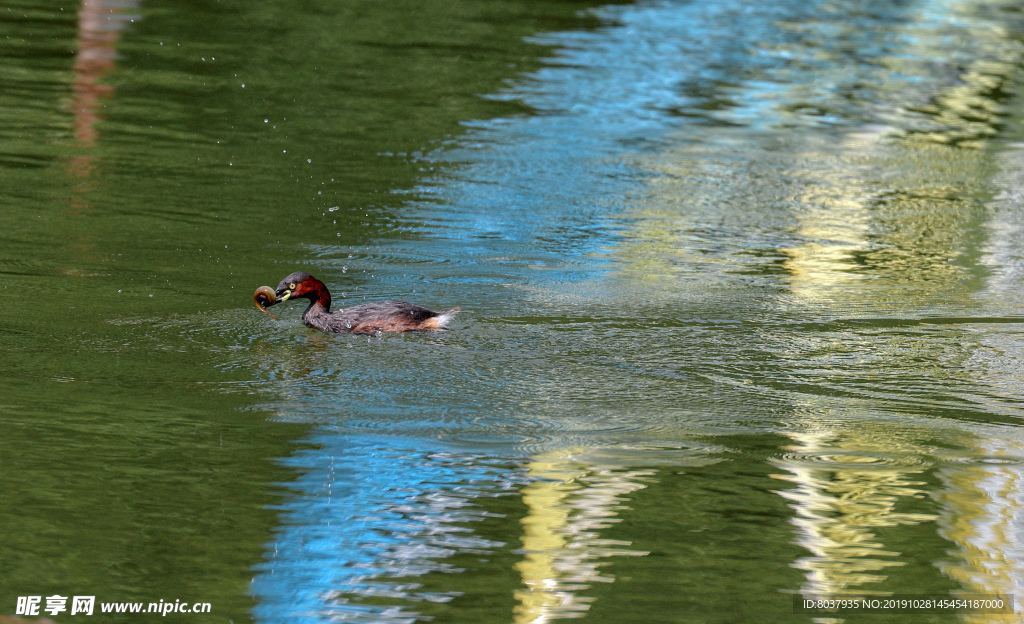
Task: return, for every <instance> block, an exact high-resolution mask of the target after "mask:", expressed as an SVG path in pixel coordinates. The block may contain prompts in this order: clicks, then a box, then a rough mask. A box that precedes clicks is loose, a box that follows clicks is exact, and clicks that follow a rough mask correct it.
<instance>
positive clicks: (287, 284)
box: [276, 271, 323, 303]
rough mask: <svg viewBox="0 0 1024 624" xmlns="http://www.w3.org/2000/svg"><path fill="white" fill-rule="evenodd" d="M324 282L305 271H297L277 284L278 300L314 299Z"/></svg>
mask: <svg viewBox="0 0 1024 624" xmlns="http://www.w3.org/2000/svg"><path fill="white" fill-rule="evenodd" d="M321 286H323V284H322V283H321V282H320V280H318V279H317V278H315V277H313V276H312V275H310V274H309V273H305V272H303V271H296V272H294V273H292V274H291V275H289V276H288V277H286V278H284V279H283V280H281V283H280V284H278V285H277V302H276V303H280V302H282V301H288V300H289V299H302V298H306V299H314V298H315V297H316V294H315V293H316V292H317V291H318V290H319V288H320V287H321Z"/></svg>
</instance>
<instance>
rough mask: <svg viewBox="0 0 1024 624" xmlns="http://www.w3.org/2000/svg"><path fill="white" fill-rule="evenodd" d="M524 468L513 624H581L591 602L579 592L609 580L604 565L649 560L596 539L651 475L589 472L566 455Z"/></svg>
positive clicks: (625, 545)
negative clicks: (566, 621)
mask: <svg viewBox="0 0 1024 624" xmlns="http://www.w3.org/2000/svg"><path fill="white" fill-rule="evenodd" d="M528 467H529V475H530V477H532V478H533V479H535V480H534V481H532V482H531V483H530V484H529V485H527V486H526V487H524V488H523V491H522V495H523V502H524V504H525V505H526V508H527V510H528V512H527V515H526V517H525V518H523V520H522V525H523V536H522V543H523V552H524V556H523V559H522V561H520V562H519V563H517V564H516V566H515V567H516V570H517V571H518V572H519V574H520V576H521V577H522V579H523V586H524V587H523V589H520V590H518V591H516V592H515V599H516V602H517V605H516V607H515V609H514V617H513V620H514V621H515V622H516V624H527V623H540V622H547V621H550V620H552V619H556V618H571V617H582V616H583V615H584V614H585V612H586V611H587V609H589V607H590V604H591V602H592V601H593V598H591V597H588V596H585V595H583V593H582V592H585V591H586V590H587V589H588V588H589V587H590V586H591V585H592V584H593V583H611V582H613V581H614V580H615V579H614V577H612V576H611V575H608V574H605V573H603V572H602V570H601V568H602V567H604V566H605V565H607V564H608V563H609V562H608V561H607V559H608V558H609V557H613V556H625V555H633V556H640V555H646V554H647V553H646V552H643V551H638V550H632V549H630V548H628V547H629V546H630V543H629V542H624V541H618V540H610V539H603V538H601V531H603V530H604V529H607V528H608V527H609V526H611V525H612V524H614V523H616V522H618V521H619V518H618V514H619V512H620V511H621V510H622V509H624V505H623V502H624V500H625V498H626V496H627V495H628V494H630V493H631V492H635V491H636V490H639V489H642V488H643V487H644V484H643V483H642V479H643V478H644V477H648V476H650V475H651V474H653V471H650V470H616V469H612V468H603V467H600V466H596V465H588V464H587V463H586V462H585V461H583V460H582V459H580V458H579V457H576V456H575V455H574V450H572V449H565V450H560V451H552V452H548V453H544V454H542V455H538V456H537V457H536V458H534V460H533V461H532V462H530V463H529V464H528Z"/></svg>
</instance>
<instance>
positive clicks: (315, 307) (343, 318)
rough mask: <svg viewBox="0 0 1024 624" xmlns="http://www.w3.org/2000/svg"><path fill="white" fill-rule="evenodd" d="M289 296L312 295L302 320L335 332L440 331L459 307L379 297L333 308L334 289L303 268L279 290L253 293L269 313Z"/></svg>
mask: <svg viewBox="0 0 1024 624" xmlns="http://www.w3.org/2000/svg"><path fill="white" fill-rule="evenodd" d="M290 299H309V301H310V303H309V307H308V308H306V311H305V312H303V313H302V321H303V322H304V323H305V324H306V325H308V326H309V327H312V328H313V329H319V330H320V331H325V332H332V333H336V334H375V333H377V332H406V331H437V330H441V329H445V328H446V327H447V325H448V321H450V320H451V319H452V317H453V316H455V314H456V313H457V312H458V311H459V309H458V308H453V309H451V310H448V311H447V312H432V311H431V310H428V309H426V308H421V307H420V306H418V305H413V304H411V303H406V302H405V301H380V302H377V303H365V304H363V305H357V306H353V307H351V308H345V309H343V310H338V311H336V312H331V293H329V292H328V291H327V286H324V283H323V282H321V281H320V280H318V279H317V278H315V277H313V276H312V275H310V274H309V273H303V272H302V271H296V272H295V273H292V274H291V275H289V276H288V277H286V278H284V279H283V280H281V283H280V284H278V285H277V290H276V291H273V290H271V289H270V287H268V286H260V287H259V289H257V290H256V294H255V295H254V296H253V300H254V301H255V303H256V307H257V308H259V309H260V310H263V311H264V312H267V313H268V314H269V311H268V310H267V308H268V307H270V306H272V305H276V304H278V303H281V302H282V301H288V300H290Z"/></svg>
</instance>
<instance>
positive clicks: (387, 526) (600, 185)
mask: <svg viewBox="0 0 1024 624" xmlns="http://www.w3.org/2000/svg"><path fill="white" fill-rule="evenodd" d="M875 4H877V3H875ZM936 4H937V5H939V6H938V7H933V8H937V9H938V12H940V13H941V11H942V6H941V4H942V3H936ZM861 5H863V6H861ZM869 5H871V3H856V2H853V3H850V4H849V6H847V7H846V10H847V11H848V13H847V14H846V15H836V14H835V8H834V7H832V8H829V9H828V11H832V14H831V15H830V16H829V15H825V14H826V13H828V11H826V9H825V8H824V7H823V6H822V4H821V3H816V2H793V3H789V4H783V3H769V2H760V3H758V2H739V1H735V2H691V3H676V2H652V3H644V4H642V5H639V6H627V7H612V8H607V9H603V10H602V11H600V15H601V16H602V17H604V18H605V19H607V20H608V22H609V24H611V25H609V26H607V27H605V28H602V29H599V30H597V31H595V32H589V33H561V34H557V35H547V36H544V37H540V38H538V42H540V43H544V44H547V45H553V46H555V47H556V48H557V50H558V51H557V53H556V55H555V57H554V58H553V59H552V61H551V63H550V65H549V66H548V67H547V68H545V69H543V70H541V71H538V72H536V73H535V74H533V75H532V76H529V77H528V78H526V79H524V80H523V81H522V82H520V83H519V84H517V85H515V86H514V87H510V89H509V90H508V92H506V93H503V94H500V95H499V96H496V97H500V98H507V99H517V100H521V101H523V102H525V103H526V104H528V105H529V106H531V107H532V108H533V109H535V111H536V114H535V115H533V116H529V117H523V118H518V119H506V120H497V121H493V122H480V123H475V124H473V125H472V126H471V128H470V130H469V132H468V133H467V135H466V136H465V137H462V138H460V139H459V140H458V141H457V142H456V143H455V144H454V145H449V146H446V148H445V149H443V150H440V151H438V152H436V153H435V154H433V155H432V156H430V158H432V159H433V160H434V161H436V162H440V163H442V164H444V165H445V166H443V167H440V169H441V170H442V171H443V173H442V174H439V175H438V176H437V177H435V178H432V179H426V180H425V181H424V183H423V186H422V187H421V188H419V189H416V194H417V195H420V196H425V197H426V198H427V201H422V202H418V204H417V206H416V207H415V210H410V213H414V214H415V216H416V219H417V222H416V224H415V225H414V226H413V227H414V229H415V230H416V232H417V233H418V234H419V235H420V236H417V237H414V239H413V240H410V241H404V242H402V243H401V244H400V246H404V247H402V248H401V249H400V250H399V251H400V253H404V254H407V255H408V256H410V257H424V258H443V257H446V255H450V254H453V253H456V254H457V255H458V257H457V258H455V262H457V263H463V264H466V263H471V262H472V261H474V260H476V259H479V258H483V257H484V256H485V255H491V256H493V257H494V258H499V260H500V261H499V260H491V261H490V262H491V264H490V265H487V264H479V265H474V268H473V273H472V275H471V276H469V277H468V278H467V280H469V278H472V280H476V281H475V282H472V281H467V282H466V283H478V284H480V283H487V282H486V281H485V280H483V279H482V278H481V275H482V274H484V273H486V272H487V271H492V272H493V274H500V275H502V276H504V275H505V273H508V272H514V271H516V270H517V269H516V268H515V267H510V266H509V265H508V264H507V263H508V262H513V263H514V262H515V261H519V260H522V259H524V258H534V259H541V260H543V259H548V260H551V261H552V262H553V263H561V264H563V266H573V267H576V268H575V269H574V270H576V271H578V272H577V273H575V274H573V275H572V276H571V277H567V273H566V272H561V273H558V274H557V276H555V275H554V274H553V273H549V274H548V276H549V277H545V276H544V275H542V274H527V273H526V272H522V273H521V274H520V275H519V276H518V277H522V278H523V279H528V280H530V281H533V282H535V281H538V280H544V279H558V280H561V281H563V282H572V281H574V280H579V279H594V278H595V277H599V272H600V271H601V270H602V260H600V259H597V258H594V257H593V255H591V256H589V257H588V258H587V259H586V260H581V259H580V258H581V256H582V255H583V254H594V253H600V252H601V251H602V250H603V249H605V248H607V247H608V246H610V245H614V244H615V243H616V236H617V229H618V228H619V227H622V224H621V213H622V212H623V210H624V208H625V205H626V204H625V201H626V200H625V199H624V198H625V197H626V196H627V195H628V194H629V193H631V192H634V191H637V190H638V189H639V188H640V186H641V183H642V182H643V180H644V178H645V176H647V175H649V174H648V173H645V172H644V171H642V170H641V168H640V167H638V166H637V164H636V163H634V162H633V161H632V160H631V156H635V155H637V154H638V153H640V152H643V151H645V150H651V149H656V148H657V147H659V142H662V141H665V140H667V139H666V138H665V137H666V136H667V135H668V133H669V132H673V133H675V136H674V138H673V139H672V140H673V141H675V142H679V141H682V140H690V141H701V140H702V139H703V138H704V137H702V132H705V131H710V130H709V129H712V128H715V129H722V128H726V129H728V128H742V129H744V131H745V132H747V135H745V136H741V137H740V139H743V138H746V137H751V136H752V135H753V134H754V133H756V132H764V131H766V130H769V129H780V128H781V129H784V128H787V127H790V126H792V125H803V126H805V127H821V126H828V125H831V124H841V123H851V124H856V123H865V122H871V121H880V120H878V119H875V118H874V117H873V116H872V107H873V106H875V105H876V104H877V101H878V100H879V99H884V98H899V97H902V94H903V92H902V91H900V89H899V88H898V87H897V86H895V85H898V84H906V83H910V82H913V81H915V80H917V79H918V78H917V77H915V75H914V72H913V70H914V67H913V66H912V65H911V64H910V61H909V60H908V59H909V57H910V53H909V52H907V51H906V50H902V51H901V52H900V54H901V59H902V60H903V61H904V62H905V64H904V65H903V66H902V69H903V70H904V73H902V74H901V73H899V72H894V71H891V70H889V69H887V68H884V67H881V66H880V65H878V64H873V63H869V62H867V61H868V60H870V58H872V57H876V56H881V55H885V54H889V53H892V52H893V50H895V49H897V48H900V47H901V46H905V45H906V44H907V41H906V40H905V39H904V38H902V37H903V35H900V34H899V33H897V32H895V31H892V32H890V31H887V30H885V29H884V28H880V27H879V25H880V24H885V23H887V22H890V21H895V20H898V19H903V18H904V17H905V16H904V15H903V12H904V11H906V10H907V9H905V8H904V7H899V6H889V7H881V8H880V7H877V6H873V5H872V6H869ZM865 7H867V8H869V9H871V10H870V11H869V10H866V9H865ZM862 9H864V10H862ZM823 12H824V13H823ZM823 15H824V16H825V17H824V18H823ZM787 20H788V21H792V22H800V23H799V24H795V25H793V27H792V28H783V27H780V23H781V22H784V21H787ZM829 20H832V21H831V22H829ZM837 25H838V26H842V28H839V29H838V30H837ZM822 50H827V51H828V52H829V54H828V55H825V56H827V57H828V58H829V59H830V60H829V61H827V62H823V61H821V60H820V59H819V52H821V51H822ZM927 51H928V49H927V48H923V52H922V51H919V52H918V53H919V54H922V53H925V52H927ZM865 84H868V85H869V86H870V85H873V87H872V88H873V89H874V90H873V91H872V88H868V87H865ZM892 104H893V103H892V102H889V103H888V104H887V105H886V106H885V107H884V108H886V110H890V111H892V110H898V109H899V107H898V106H893V105H892ZM906 110H909V109H906ZM885 121H886V122H889V123H893V122H896V121H898V120H896V119H886V120H885ZM783 131H785V130H783ZM428 234H432V235H433V236H432V237H431V236H427V235H428ZM392 244H396V245H398V243H392ZM453 249H457V250H458V251H457V252H453V251H452V250H453ZM581 267H582V268H581ZM423 270H428V269H427V268H424V269H423ZM445 270H446V271H451V270H452V269H451V267H450V266H446V267H445ZM506 280H507V281H514V280H513V279H512V278H511V277H508V278H506V277H502V279H501V280H498V281H506ZM402 290H403V291H405V292H409V291H411V290H412V289H409V288H404V289H402ZM309 379H310V380H312V383H314V384H315V385H317V386H318V387H316V388H311V389H309V390H308V391H305V392H303V393H302V394H301V396H305V397H311V396H312V397H318V398H317V399H315V400H314V401H313V402H312V403H307V404H305V405H299V406H298V407H293V408H287V409H288V411H289V413H290V414H292V415H297V416H298V417H301V416H302V415H303V414H305V415H309V414H323V413H325V412H328V411H332V413H338V411H339V408H338V404H339V403H341V404H342V405H343V409H342V411H345V410H348V411H353V412H356V413H353V414H351V417H352V418H360V419H365V420H368V421H374V422H377V421H379V424H378V426H377V427H376V429H377V430H378V431H384V432H386V431H388V430H389V428H390V429H391V430H392V431H395V430H397V429H398V426H397V425H396V421H397V420H399V419H398V418H397V416H396V417H395V418H394V419H391V420H389V418H388V415H387V414H381V413H379V411H375V410H374V406H373V405H370V404H369V403H364V404H358V403H355V402H354V401H353V399H352V396H351V393H349V394H348V395H347V398H346V399H345V400H344V401H338V400H336V397H339V396H342V395H343V394H345V393H346V392H347V390H346V389H345V384H347V383H349V382H350V380H351V375H349V374H348V373H346V375H343V376H342V378H341V379H340V380H339V379H336V378H335V377H333V376H316V375H313V376H310V377H309ZM318 380H319V381H318ZM502 381H503V380H502V379H498V378H497V377H493V378H486V379H484V380H482V381H481V382H480V383H479V384H478V387H477V388H476V389H477V390H479V388H483V387H485V386H488V389H490V390H491V391H492V393H493V395H492V396H489V397H488V398H487V400H486V401H483V402H482V403H481V400H480V399H478V398H476V397H473V398H466V397H465V396H461V395H468V394H472V393H470V392H466V386H468V385H469V383H468V382H467V381H466V380H465V379H464V380H462V384H463V387H461V388H456V389H455V390H454V391H453V392H457V393H461V395H460V396H453V395H451V394H440V396H439V393H442V392H443V391H442V390H438V389H436V388H442V387H443V385H442V384H436V385H433V386H431V389H430V390H428V391H425V392H427V393H428V396H425V397H421V396H420V395H419V394H418V392H420V388H419V387H417V388H413V389H412V390H410V389H409V388H403V389H401V390H394V389H389V390H388V392H389V394H390V395H392V396H393V395H394V394H395V393H396V392H399V391H404V392H410V393H411V394H412V395H415V396H410V397H409V398H408V400H409V403H410V405H407V406H406V407H407V408H408V409H407V410H405V411H408V412H414V411H416V410H415V408H414V406H413V405H411V403H413V402H414V399H418V400H420V402H421V403H422V404H423V405H424V408H423V410H422V411H423V412H424V413H425V414H426V416H425V419H426V420H425V422H428V421H429V423H436V422H437V420H438V418H439V417H438V416H437V413H438V411H439V410H438V407H437V406H438V405H439V404H442V403H443V404H444V405H445V407H446V409H448V410H449V411H458V410H459V409H460V408H461V409H462V411H463V412H464V413H466V414H470V415H474V416H475V415H477V414H479V411H480V409H481V405H483V408H485V409H491V411H492V412H493V411H494V409H495V408H494V406H495V405H497V406H499V407H505V408H506V409H509V410H513V411H514V410H515V407H514V406H515V405H518V404H517V403H516V398H517V397H511V396H507V394H508V393H512V392H514V389H515V388H517V387H529V384H526V385H524V386H515V384H511V385H509V386H508V388H512V390H509V389H508V388H507V387H506V386H505V385H503V384H502V383H501V382H502ZM409 387H410V388H411V384H410V385H409ZM494 388H499V391H495V390H494ZM481 393H483V391H481ZM503 393H506V394H503ZM438 398H440V399H441V400H433V401H432V400H431V399H438ZM382 403H384V404H385V405H387V402H386V401H382ZM510 405H511V406H513V407H509V406H510ZM417 413H418V412H417ZM483 415H484V416H487V415H488V414H483ZM516 415H518V414H516ZM341 416H342V417H345V416H348V415H347V414H342V415H341ZM472 420H473V419H472V418H466V419H465V420H460V421H453V423H452V424H451V425H452V426H450V427H447V428H448V429H456V431H455V432H454V433H455V434H458V433H460V431H458V429H460V428H461V429H462V431H461V432H462V433H465V431H466V430H468V429H470V428H471V427H473V426H475V424H476V423H472V422H471V421H472ZM552 435H557V432H552ZM455 437H456V438H457V437H458V436H457V435H456V436H455ZM311 442H312V443H313V444H314V445H316V446H317V448H316V449H314V450H307V451H303V452H300V453H298V454H296V455H295V456H294V457H292V458H290V459H288V460H287V463H288V464H289V465H292V466H294V467H296V468H298V469H299V470H300V471H301V472H302V477H301V478H300V479H299V480H298V481H297V482H296V483H295V484H294V487H295V495H294V497H293V498H291V499H290V500H289V501H288V502H286V503H285V504H284V505H283V506H282V509H283V522H284V524H283V526H282V527H281V529H280V530H279V533H278V535H277V537H276V539H275V540H274V542H273V543H272V544H271V545H270V547H269V551H268V557H267V558H268V561H267V563H265V564H263V565H261V566H260V567H259V568H258V570H259V575H258V576H257V578H256V579H255V580H254V583H253V592H254V594H255V596H256V597H257V599H258V602H259V606H258V607H257V609H256V611H255V613H256V616H257V618H258V619H259V620H261V621H270V622H321V621H329V620H330V621H367V622H369V621H373V622H388V621H395V622H399V621H402V622H407V621H412V620H414V619H416V617H417V614H416V609H415V603H417V602H422V601H445V600H449V599H452V598H453V597H454V596H455V594H454V593H450V592H432V591H429V590H427V589H425V588H423V587H422V586H421V585H420V584H418V583H417V581H416V580H415V578H416V577H422V576H424V575H427V574H429V573H432V572H445V573H458V572H460V570H459V569H458V568H457V567H455V565H454V564H453V563H452V558H453V557H455V556H456V555H458V554H460V553H463V554H465V553H489V552H492V551H494V550H495V549H497V548H502V547H504V545H502V544H499V543H496V542H493V541H489V540H487V539H483V538H481V537H480V536H478V535H475V534H474V532H473V529H472V525H473V523H474V522H478V521H480V520H482V519H484V517H485V514H484V512H483V511H482V510H481V508H480V507H479V506H477V505H475V504H474V499H478V498H479V497H481V496H491V495H497V494H500V493H503V492H510V491H513V490H514V488H515V487H517V485H518V484H517V483H516V477H514V476H509V475H510V474H512V475H515V474H517V473H515V472H514V471H511V472H510V469H509V465H510V464H511V463H512V460H511V459H509V460H507V461H506V463H505V464H504V465H502V464H500V463H496V462H487V461H483V458H482V457H480V456H476V457H474V456H467V455H460V454H458V453H454V452H452V451H450V450H447V449H445V448H444V447H443V445H442V443H441V442H440V441H438V440H437V439H435V438H430V437H424V438H409V437H406V438H399V437H392V436H388V435H387V434H386V433H382V434H380V435H379V436H373V435H365V436H351V435H344V436H343V435H340V434H335V433H331V432H328V431H326V430H320V432H319V433H318V434H317V435H316V436H315V437H314V438H313V439H312V440H311ZM492 448H493V447H492ZM514 454H515V453H512V452H510V453H509V455H514ZM509 535H510V539H511V538H512V537H513V536H514V532H513V530H512V529H510V530H509ZM449 586H455V587H457V586H458V584H457V583H452V584H450V585H449ZM370 598H372V599H373V601H372V604H371V603H370V602H363V601H364V600H365V599H370Z"/></svg>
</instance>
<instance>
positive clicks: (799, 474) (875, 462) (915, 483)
mask: <svg viewBox="0 0 1024 624" xmlns="http://www.w3.org/2000/svg"><path fill="white" fill-rule="evenodd" d="M889 434H890V432H889V431H886V430H884V428H883V429H881V430H876V429H875V428H874V427H872V426H871V425H870V424H863V425H862V426H861V427H858V429H856V430H849V431H842V432H840V431H832V430H825V429H823V430H818V431H806V432H800V433H793V434H791V438H792V439H793V442H794V444H793V446H792V447H789V448H788V449H787V451H789V452H788V453H787V454H786V455H785V456H784V457H782V458H780V459H778V460H777V461H776V464H777V465H778V466H779V467H780V468H782V469H784V470H785V471H786V473H785V474H778V475H773V476H774V477H775V478H777V479H781V480H784V481H789V482H791V483H794V484H796V486H797V487H796V488H794V489H788V490H781V491H779V495H781V496H782V497H784V498H786V499H788V500H789V501H791V502H792V504H793V507H794V511H795V512H796V515H795V516H794V518H793V524H794V525H796V527H797V543H798V544H800V545H801V546H803V547H804V548H806V549H807V550H808V551H810V553H811V555H810V556H807V557H804V558H802V559H799V560H797V561H796V562H794V564H793V565H794V567H796V568H798V569H801V570H805V571H806V573H807V576H806V582H805V583H804V586H803V587H801V593H804V594H816V595H870V594H888V593H891V592H887V591H884V590H882V589H879V586H878V584H879V583H882V582H883V581H885V580H886V578H888V577H887V570H888V569H889V568H892V567H897V566H902V565H905V563H904V562H903V561H900V560H899V559H900V557H901V555H902V553H900V552H897V551H895V550H892V549H890V548H887V547H886V546H885V544H883V543H882V540H881V538H880V537H879V535H878V533H879V531H880V530H881V529H883V528H886V527H893V526H899V525H914V524H919V523H922V522H929V521H932V520H934V519H935V516H933V515H928V514H920V513H908V512H901V511H897V510H896V507H897V505H898V504H899V503H900V502H901V501H903V500H905V499H906V498H908V497H919V496H924V495H925V490H924V488H923V485H924V483H923V482H922V481H921V480H920V478H919V477H918V476H917V475H919V474H920V473H922V472H924V471H925V470H926V469H927V466H926V465H924V464H923V463H915V462H911V461H907V458H913V457H919V456H920V455H921V454H922V453H923V452H924V449H921V448H917V447H916V445H915V444H914V443H913V442H910V441H905V440H898V439H893V436H891V435H889Z"/></svg>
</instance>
